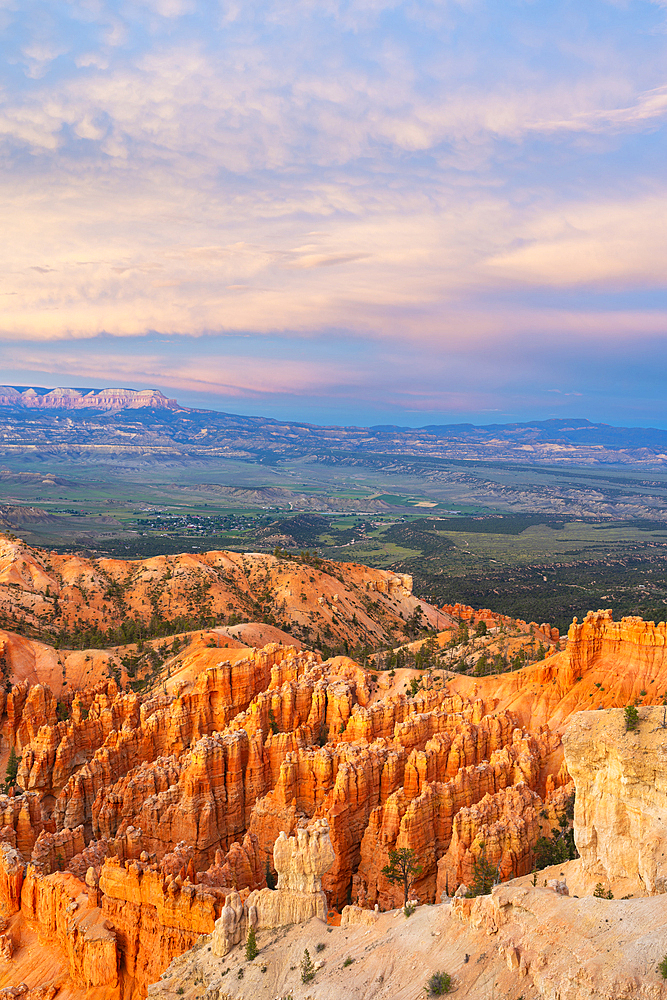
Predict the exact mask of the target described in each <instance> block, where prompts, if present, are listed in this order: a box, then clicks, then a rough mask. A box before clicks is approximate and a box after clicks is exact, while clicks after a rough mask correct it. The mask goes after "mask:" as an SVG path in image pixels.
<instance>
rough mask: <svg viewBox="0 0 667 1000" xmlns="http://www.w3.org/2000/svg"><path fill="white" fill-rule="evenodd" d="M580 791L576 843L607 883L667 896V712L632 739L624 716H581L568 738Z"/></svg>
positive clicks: (643, 716)
mask: <svg viewBox="0 0 667 1000" xmlns="http://www.w3.org/2000/svg"><path fill="white" fill-rule="evenodd" d="M563 742H564V745H565V759H566V762H567V767H568V771H569V772H570V774H571V775H572V777H573V779H574V782H575V787H576V800H575V813H574V821H575V840H576V844H577V848H578V850H579V853H580V855H581V860H582V865H583V867H584V869H585V870H586V871H587V872H589V874H590V875H591V877H595V876H596V875H599V876H600V878H601V880H602V882H603V883H604V884H606V883H607V882H616V881H618V880H619V879H627V880H628V882H629V884H632V887H633V888H634V890H635V892H641V893H643V894H649V895H654V894H657V893H664V892H666V891H667V725H665V713H664V709H663V708H659V707H652V708H641V709H639V723H638V726H637V729H636V730H635V731H627V730H626V724H625V713H624V711H623V710H621V709H615V710H613V711H607V712H581V713H580V714H579V715H575V716H574V718H573V719H572V721H571V722H570V725H569V726H568V728H567V730H566V732H565V735H564V737H563Z"/></svg>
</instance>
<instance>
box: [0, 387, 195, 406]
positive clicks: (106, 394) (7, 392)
mask: <svg viewBox="0 0 667 1000" xmlns="http://www.w3.org/2000/svg"><path fill="white" fill-rule="evenodd" d="M0 406H25V407H29V408H30V409H37V410H39V409H41V410H80V409H87V408H94V409H96V410H123V409H139V408H143V407H149V408H151V409H177V408H178V403H177V402H176V400H175V399H167V397H166V396H164V395H163V394H162V393H161V392H160V390H159V389H140V390H136V389H43V388H38V387H36V386H27V385H2V386H0Z"/></svg>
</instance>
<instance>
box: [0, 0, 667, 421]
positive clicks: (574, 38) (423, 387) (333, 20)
mask: <svg viewBox="0 0 667 1000" xmlns="http://www.w3.org/2000/svg"><path fill="white" fill-rule="evenodd" d="M0 56H1V58H0V166H1V169H0V199H1V201H0V212H1V218H2V225H1V226H0V233H1V234H2V239H1V240H0V255H1V257H2V261H1V264H0V303H1V308H0V365H1V366H2V368H1V371H2V375H1V376H0V378H1V379H2V381H3V382H4V383H5V384H12V385H16V384H19V385H39V386H49V387H51V386H56V385H74V386H87V385H90V386H95V387H100V388H101V387H106V386H112V385H117V386H127V387H133V388H142V387H156V388H160V389H161V390H162V391H163V392H165V393H166V394H167V395H169V396H175V397H176V398H178V399H179V400H180V401H181V402H183V403H184V404H186V405H191V406H201V407H207V408H211V409H220V410H228V411H232V412H237V413H256V414H262V415H265V416H272V417H279V418H281V419H293V420H308V421H311V422H316V423H338V424H340V423H343V424H358V425H365V424H373V423H395V424H400V425H404V426H419V425H423V424H428V423H438V422H440V423H443V422H444V423H449V422H457V421H466V422H474V423H482V424H484V423H498V422H504V421H514V420H527V419H545V418H549V417H566V416H578V417H588V418H589V419H591V420H603V421H606V422H609V423H615V424H626V425H651V426H658V427H667V408H666V407H665V395H666V394H665V388H664V387H665V385H666V384H667V350H666V347H667V288H666V284H667V238H666V229H667V227H666V224H665V223H666V219H667V169H666V163H667V157H666V155H665V154H666V151H667V150H666V144H665V119H666V117H667V0H655V2H648V0H647V2H633V0H627V2H622V0H597V2H596V0H574V2H569V0H561V2H559V3H554V2H551V0H540V2H537V0H534V2H531V0H523V2H515V0H503V2H502V3H498V0H492V2H491V0H489V2H484V0H406V2H400V0H350V2H346V0H261V2H260V0H242V2H241V0H127V2H125V0H53V2H46V0H45V2H40V0H0Z"/></svg>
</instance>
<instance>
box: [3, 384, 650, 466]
mask: <svg viewBox="0 0 667 1000" xmlns="http://www.w3.org/2000/svg"><path fill="white" fill-rule="evenodd" d="M26 410H28V411H29V416H28V413H26ZM26 452H32V453H39V454H43V455H49V454H51V455H55V454H60V455H72V456H76V457H80V458H83V457H85V456H89V457H91V458H92V457H94V456H99V457H100V458H101V457H104V456H108V457H121V456H136V457H145V458H149V457H151V458H157V459H160V458H162V459H170V458H179V459H187V458H197V459H204V458H215V457H219V458H241V459H246V460H249V461H255V462H257V461H259V462H265V463H269V464H272V463H275V462H278V461H280V460H281V459H284V458H290V457H291V458H293V457H299V456H301V457H303V456H310V457H311V458H312V459H313V460H315V461H319V462H326V463H329V464H346V465H350V464H352V465H370V466H373V467H375V468H378V467H383V468H390V467H392V466H394V467H395V469H394V471H397V472H400V471H405V470H406V468H407V466H409V467H410V469H411V471H415V469H416V467H417V466H418V467H421V468H423V467H424V464H427V465H429V464H433V463H437V462H440V461H443V460H445V461H457V460H460V461H494V462H498V461H503V462H507V461H511V462H520V463H522V464H525V463H536V462H537V463H548V464H550V465H551V464H557V465H563V464H585V465H589V464H608V463H620V464H630V465H639V466H642V467H645V468H646V467H653V468H660V467H664V466H667V430H660V429H658V428H655V427H614V426H612V425H610V424H601V423H592V422H591V421H589V420H584V419H559V420H534V421H528V422H526V423H512V424H487V425H485V426H481V427H478V426H475V425H474V424H433V425H428V426H426V427H419V428H411V427H399V426H390V425H379V426H375V427H337V426H319V425H317V424H306V423H296V422H292V421H280V420H272V419H270V418H268V417H246V416H241V415H239V414H233V413H221V412H218V411H214V410H198V409H191V408H188V407H183V406H180V405H179V404H178V402H177V401H176V400H175V399H168V398H167V397H166V396H164V395H163V394H162V393H161V392H160V391H159V390H157V389H142V390H139V391H137V390H134V389H75V388H64V389H62V388H61V389H40V388H34V387H26V386H4V387H0V454H5V455H9V454H20V453H23V454H25V453H26ZM399 459H400V461H399V462H398V465H396V463H397V460H399ZM406 463H407V466H406Z"/></svg>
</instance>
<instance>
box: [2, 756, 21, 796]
mask: <svg viewBox="0 0 667 1000" xmlns="http://www.w3.org/2000/svg"><path fill="white" fill-rule="evenodd" d="M19 760H20V758H19V757H17V756H16V750H15V749H14V747H12V748H11V749H10V751H9V759H8V761H7V771H6V773H5V787H6V788H11V787H12V786H13V785H15V784H16V775H17V774H18V773H19Z"/></svg>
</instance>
